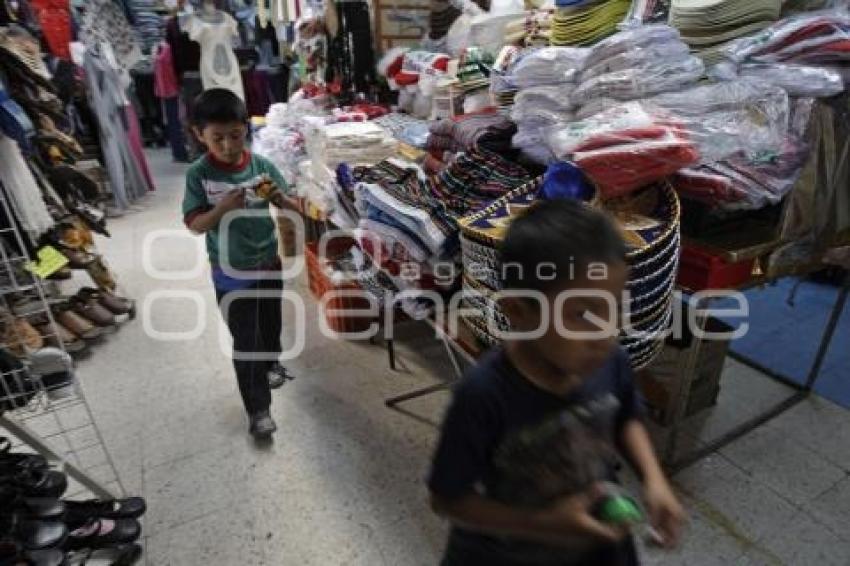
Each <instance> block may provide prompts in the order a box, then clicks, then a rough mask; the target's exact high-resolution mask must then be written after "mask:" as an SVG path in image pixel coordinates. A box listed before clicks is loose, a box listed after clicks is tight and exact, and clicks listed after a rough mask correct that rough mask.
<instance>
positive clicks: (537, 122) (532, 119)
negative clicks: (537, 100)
mask: <svg viewBox="0 0 850 566" xmlns="http://www.w3.org/2000/svg"><path fill="white" fill-rule="evenodd" d="M574 118H575V116H574V115H573V113H572V112H570V111H569V110H558V109H554V108H546V107H543V106H537V105H533V104H522V105H518V106H517V105H515V106H514V107H513V109H512V110H511V120H513V121H514V122H516V123H517V124H519V125H523V126H526V127H530V126H535V127H546V126H551V125H553V124H560V123H566V122H571V121H573V119H574Z"/></svg>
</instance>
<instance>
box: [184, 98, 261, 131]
mask: <svg viewBox="0 0 850 566" xmlns="http://www.w3.org/2000/svg"><path fill="white" fill-rule="evenodd" d="M232 122H240V123H243V124H246V123H248V109H247V108H246V107H245V103H244V102H243V101H242V99H241V98H239V97H238V96H236V94H234V93H233V92H232V91H230V90H227V89H226V88H211V89H210V90H205V91H204V92H202V93H201V94H200V95H198V97H197V98H196V99H195V103H194V104H193V105H192V125H193V126H195V127H196V128H198V129H200V130H203V129H204V128H205V127H206V126H207V124H229V123H232Z"/></svg>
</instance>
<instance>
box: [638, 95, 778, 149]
mask: <svg viewBox="0 0 850 566" xmlns="http://www.w3.org/2000/svg"><path fill="white" fill-rule="evenodd" d="M645 103H646V104H647V105H648V106H649V107H656V108H659V109H665V110H667V111H668V112H670V113H671V114H672V115H674V116H676V118H677V120H679V122H681V123H682V124H684V126H685V127H686V128H687V129H688V131H689V134H690V136H691V138H692V139H693V140H694V141H695V143H697V144H698V145H699V147H700V153H701V155H702V159H701V160H702V162H704V163H708V162H712V161H718V160H720V159H722V158H724V157H725V156H728V155H731V154H732V153H735V152H737V151H754V152H755V151H773V150H775V149H776V148H777V147H779V146H780V145H781V144H782V142H783V140H784V139H785V135H786V133H787V132H788V126H789V119H790V101H789V98H788V94H787V93H786V92H785V91H784V90H783V89H782V88H779V87H776V86H773V85H761V84H759V83H756V82H753V81H750V80H745V79H740V80H736V81H730V82H722V83H714V84H708V85H702V86H697V87H693V88H690V89H687V90H683V91H680V92H671V93H665V94H660V95H657V96H654V97H652V98H649V99H647V100H646V101H645Z"/></svg>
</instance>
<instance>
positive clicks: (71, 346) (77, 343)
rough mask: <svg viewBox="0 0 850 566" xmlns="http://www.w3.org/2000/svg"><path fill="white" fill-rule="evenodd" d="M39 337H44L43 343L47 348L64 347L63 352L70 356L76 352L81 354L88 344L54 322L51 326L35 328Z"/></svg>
mask: <svg viewBox="0 0 850 566" xmlns="http://www.w3.org/2000/svg"><path fill="white" fill-rule="evenodd" d="M36 328H37V329H38V331H39V332H41V335H42V336H43V337H44V341H45V343H47V345H48V346H52V347H54V348H61V347H63V346H64V347H65V351H66V352H69V353H71V354H76V353H77V352H82V351H83V350H85V349H86V348H88V344H86V341H85V340H83V339H82V338H80V337H79V336H77V335H76V334H74V333H73V332H71V331H70V330H68V329H67V328H65V327H64V326H62V325H61V324H59V323H58V322H55V321H54V323H53V324H42V325H39V326H36Z"/></svg>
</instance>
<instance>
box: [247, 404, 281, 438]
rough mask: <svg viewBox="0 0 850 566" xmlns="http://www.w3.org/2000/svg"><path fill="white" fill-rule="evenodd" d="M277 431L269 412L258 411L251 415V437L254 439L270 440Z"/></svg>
mask: <svg viewBox="0 0 850 566" xmlns="http://www.w3.org/2000/svg"><path fill="white" fill-rule="evenodd" d="M276 430H277V425H276V424H274V421H273V420H272V416H271V414H269V411H268V410H265V411H258V412H256V413H254V414H253V415H251V428H250V432H251V436H253V437H254V438H269V437H270V436H271V435H272V434H274V432H275V431H276Z"/></svg>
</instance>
